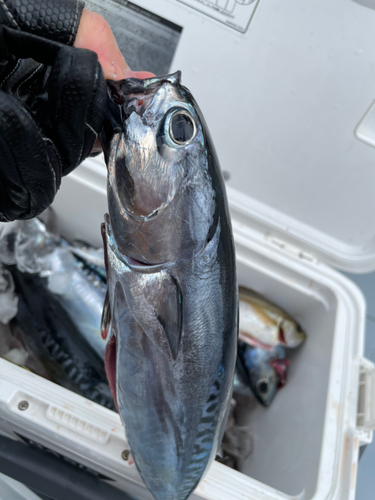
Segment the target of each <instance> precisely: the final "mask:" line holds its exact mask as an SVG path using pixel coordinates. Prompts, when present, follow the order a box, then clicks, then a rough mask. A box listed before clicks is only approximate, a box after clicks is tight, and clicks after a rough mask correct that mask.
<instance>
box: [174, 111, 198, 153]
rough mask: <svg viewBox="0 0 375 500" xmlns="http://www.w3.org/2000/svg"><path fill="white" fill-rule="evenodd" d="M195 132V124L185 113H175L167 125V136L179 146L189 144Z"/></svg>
mask: <svg viewBox="0 0 375 500" xmlns="http://www.w3.org/2000/svg"><path fill="white" fill-rule="evenodd" d="M195 132H196V127H195V122H194V120H193V119H192V117H191V116H190V115H189V113H188V112H187V111H181V110H180V111H176V112H175V113H174V114H173V115H172V117H171V121H170V124H169V134H170V136H171V139H172V141H173V142H175V143H176V144H179V145H185V144H189V142H191V140H192V139H193V138H194V136H195Z"/></svg>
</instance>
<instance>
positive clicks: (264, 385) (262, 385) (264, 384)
mask: <svg viewBox="0 0 375 500" xmlns="http://www.w3.org/2000/svg"><path fill="white" fill-rule="evenodd" d="M268 386H269V382H268V380H267V379H266V378H262V379H261V380H258V382H257V390H258V392H260V393H262V394H264V393H266V392H267V391H268Z"/></svg>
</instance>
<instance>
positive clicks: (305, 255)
mask: <svg viewBox="0 0 375 500" xmlns="http://www.w3.org/2000/svg"><path fill="white" fill-rule="evenodd" d="M266 240H267V241H268V242H269V243H271V244H272V245H275V246H277V247H278V248H280V249H281V250H282V251H284V252H286V253H288V254H289V255H290V254H292V255H293V256H294V257H297V258H298V259H302V260H307V261H308V262H311V263H313V264H317V263H318V259H317V258H316V257H315V255H313V254H311V253H309V252H306V251H305V250H302V249H301V248H299V247H297V246H295V245H291V244H290V243H287V242H286V241H284V240H282V239H281V238H278V237H277V236H274V235H273V234H267V235H266Z"/></svg>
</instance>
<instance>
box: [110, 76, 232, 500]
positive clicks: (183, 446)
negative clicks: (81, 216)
mask: <svg viewBox="0 0 375 500" xmlns="http://www.w3.org/2000/svg"><path fill="white" fill-rule="evenodd" d="M108 85H109V94H110V99H109V103H108V117H107V123H106V124H105V126H104V129H103V134H102V144H103V149H104V152H105V156H106V163H107V167H108V207H109V214H108V215H107V216H106V218H105V223H104V225H103V227H102V232H103V239H104V247H105V255H106V267H107V273H108V295H107V299H106V302H105V306H104V313H103V320H102V334H103V336H104V337H105V336H106V335H107V334H108V332H109V331H110V332H111V334H110V338H109V340H108V342H107V349H106V354H105V358H106V370H107V376H108V379H109V383H110V387H111V390H112V392H113V394H114V398H115V400H116V402H117V405H118V410H119V413H120V415H121V418H122V420H123V422H124V425H125V429H126V434H127V438H128V441H129V445H130V448H131V451H132V455H133V457H134V461H135V464H136V466H137V468H138V470H139V472H140V475H141V477H142V478H143V480H144V482H145V484H146V486H147V487H148V489H149V490H150V491H151V493H152V494H153V496H154V497H155V499H156V500H185V499H186V498H187V497H188V496H189V494H190V493H191V492H192V491H193V490H194V489H195V487H196V486H197V484H198V482H199V480H200V478H201V477H202V475H203V474H204V472H205V471H206V470H207V468H208V466H209V464H210V463H211V461H212V460H213V459H214V458H215V455H216V452H217V448H218V446H219V444H220V442H221V438H222V435H223V432H224V428H225V421H226V416H227V412H228V409H229V404H230V400H231V394H232V384H233V375H234V368H235V360H236V343H237V333H238V324H237V321H238V299H237V282H236V267H235V254H234V245H233V238H232V230H231V225H230V219H229V214H228V208H227V203H226V195H225V187H224V183H223V180H222V176H221V172H220V168H219V165H218V162H217V158H216V155H215V152H214V149H213V146H212V143H211V139H210V137H209V134H208V131H207V127H206V124H205V122H204V119H203V117H202V115H201V112H200V110H199V108H198V106H197V104H196V103H195V101H194V99H193V97H192V95H191V94H190V92H189V91H188V90H187V89H186V88H185V87H183V86H182V85H181V83H180V73H176V74H174V75H169V76H166V77H159V78H151V79H147V80H136V79H129V80H125V81H123V82H112V83H109V84H108Z"/></svg>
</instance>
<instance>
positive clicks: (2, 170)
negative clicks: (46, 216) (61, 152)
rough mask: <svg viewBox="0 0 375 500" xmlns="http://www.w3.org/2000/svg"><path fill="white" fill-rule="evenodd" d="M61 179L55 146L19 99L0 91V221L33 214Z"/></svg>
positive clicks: (49, 200) (43, 206) (48, 200)
mask: <svg viewBox="0 0 375 500" xmlns="http://www.w3.org/2000/svg"><path fill="white" fill-rule="evenodd" d="M60 182H61V172H60V163H59V159H58V153H57V151H56V149H55V147H54V145H53V144H52V142H51V141H49V140H48V139H47V138H46V137H44V135H43V134H42V132H41V130H40V129H39V127H38V125H37V124H36V122H35V121H34V120H33V118H32V117H31V116H30V114H29V113H28V112H27V111H26V109H25V108H24V107H23V106H22V104H21V103H20V101H18V100H17V99H15V98H14V97H12V96H11V95H8V94H5V93H4V92H0V220H1V221H11V220H15V219H30V218H32V217H36V216H37V215H39V214H40V213H41V212H43V211H44V210H45V209H46V208H47V207H48V206H49V205H50V204H51V203H52V201H53V199H54V196H55V194H56V191H57V190H58V188H59V186H60Z"/></svg>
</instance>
